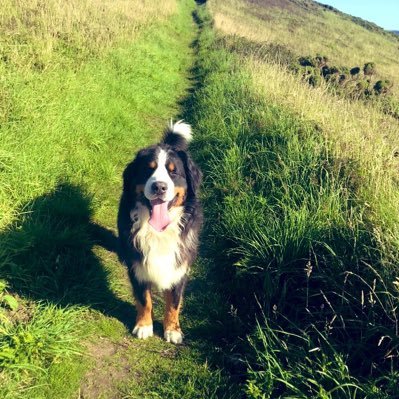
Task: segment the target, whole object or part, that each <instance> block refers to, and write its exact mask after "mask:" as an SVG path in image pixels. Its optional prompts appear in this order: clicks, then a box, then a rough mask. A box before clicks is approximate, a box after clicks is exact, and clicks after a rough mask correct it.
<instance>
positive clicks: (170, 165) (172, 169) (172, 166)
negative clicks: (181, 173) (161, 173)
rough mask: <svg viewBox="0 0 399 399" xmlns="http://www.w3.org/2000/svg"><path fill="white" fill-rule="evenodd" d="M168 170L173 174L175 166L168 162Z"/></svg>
mask: <svg viewBox="0 0 399 399" xmlns="http://www.w3.org/2000/svg"><path fill="white" fill-rule="evenodd" d="M168 169H169V171H171V172H174V171H175V170H176V166H175V164H174V163H173V162H169V163H168Z"/></svg>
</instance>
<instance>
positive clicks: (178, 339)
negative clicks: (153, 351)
mask: <svg viewBox="0 0 399 399" xmlns="http://www.w3.org/2000/svg"><path fill="white" fill-rule="evenodd" d="M164 338H165V339H166V341H167V342H172V344H181V343H182V342H183V333H182V332H181V331H176V330H166V331H165V334H164Z"/></svg>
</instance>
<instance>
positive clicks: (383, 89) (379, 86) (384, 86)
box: [374, 80, 392, 95]
mask: <svg viewBox="0 0 399 399" xmlns="http://www.w3.org/2000/svg"><path fill="white" fill-rule="evenodd" d="M391 87H392V84H391V82H390V81H389V80H379V81H378V82H376V83H375V85H374V91H375V93H376V94H378V95H380V94H387V93H388V92H389V90H390V89H391Z"/></svg>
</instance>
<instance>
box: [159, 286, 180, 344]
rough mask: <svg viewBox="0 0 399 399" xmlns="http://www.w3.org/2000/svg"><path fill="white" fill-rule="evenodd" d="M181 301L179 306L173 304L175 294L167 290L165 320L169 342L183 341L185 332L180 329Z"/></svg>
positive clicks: (166, 337)
mask: <svg viewBox="0 0 399 399" xmlns="http://www.w3.org/2000/svg"><path fill="white" fill-rule="evenodd" d="M180 309H181V302H180V303H179V304H178V306H177V308H176V307H175V306H174V304H173V296H172V292H171V291H170V290H166V291H165V317H164V320H163V328H164V337H165V339H166V340H167V341H168V342H172V343H174V344H181V343H182V342H183V333H182V331H181V329H180V323H179V313H180Z"/></svg>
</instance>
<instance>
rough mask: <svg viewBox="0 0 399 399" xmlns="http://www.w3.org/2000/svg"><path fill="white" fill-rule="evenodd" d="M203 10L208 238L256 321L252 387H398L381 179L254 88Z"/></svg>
mask: <svg viewBox="0 0 399 399" xmlns="http://www.w3.org/2000/svg"><path fill="white" fill-rule="evenodd" d="M205 18H207V19H205V21H206V22H205V24H206V28H204V33H203V36H202V38H201V40H200V51H199V61H198V65H197V72H198V76H199V78H200V80H201V89H200V90H199V91H197V93H196V95H195V97H194V101H193V103H192V104H191V108H190V110H189V111H188V115H191V120H192V122H193V124H194V127H195V129H196V132H197V136H196V137H197V138H196V141H195V143H194V150H195V153H196V158H197V161H198V162H199V163H200V165H201V167H202V168H203V171H204V175H205V187H206V188H205V201H204V202H205V204H211V205H208V206H206V214H207V220H208V224H207V228H206V235H205V236H206V237H208V239H206V244H205V246H209V247H211V248H212V249H211V251H212V254H213V256H214V257H215V259H216V262H217V264H218V265H219V267H220V278H221V280H223V282H224V285H225V287H226V292H228V293H229V295H230V299H231V301H232V303H233V304H234V306H235V307H236V308H237V314H238V316H239V317H240V319H241V320H242V328H243V333H244V332H245V331H246V332H247V333H250V334H251V335H252V334H253V336H252V338H251V343H252V350H249V351H247V352H245V353H246V356H247V357H248V361H249V375H248V380H247V395H248V396H249V397H253V398H266V397H267V398H268V397H285V398H288V397H292V398H293V397H295V398H296V397H301V398H302V397H303V398H310V397H314V398H316V397H323V398H347V397H368V398H371V397H373V398H377V397H378V398H379V397H384V398H388V397H395V395H398V391H397V385H396V383H397V382H398V375H397V373H396V371H395V370H396V369H397V354H398V353H397V352H398V343H399V342H398V336H397V333H398V330H397V329H398V320H397V313H396V312H397V306H398V299H399V298H398V291H397V288H395V284H394V282H395V278H396V276H397V273H398V268H397V265H396V262H395V259H397V255H398V246H397V243H398V240H397V237H396V235H395V233H394V231H396V229H395V230H387V229H386V224H385V222H386V220H387V219H386V216H387V215H386V214H385V212H386V210H387V209H385V210H384V207H383V202H381V203H378V201H380V200H381V201H383V200H384V198H382V197H381V196H376V195H374V193H373V189H377V190H378V188H375V187H374V186H373V184H374V183H376V182H373V183H372V184H370V187H373V188H371V189H370V190H369V191H367V189H364V185H365V184H366V182H365V180H363V179H365V178H366V179H367V177H365V176H367V173H368V172H367V171H365V170H363V169H362V167H363V166H362V165H364V164H362V162H359V160H358V159H357V158H356V157H351V156H350V155H348V154H347V157H346V158H338V157H337V155H336V152H335V151H334V144H333V142H332V141H330V140H329V139H328V136H327V135H325V134H324V132H323V130H322V127H321V126H320V125H317V124H316V123H314V122H312V121H310V120H308V121H306V120H304V119H303V118H300V117H298V116H297V115H296V114H295V112H290V111H289V110H287V108H286V107H283V106H279V105H276V104H274V103H271V102H269V101H267V99H266V98H265V97H263V96H262V95H261V93H259V92H258V91H257V90H255V89H254V87H252V79H251V75H250V72H249V71H248V70H247V69H246V68H245V67H244V63H242V62H241V60H240V59H239V58H238V57H237V56H235V55H233V54H231V53H229V52H228V51H227V50H226V49H225V48H224V47H223V46H220V43H222V41H215V37H214V33H213V32H212V31H211V29H210V27H209V26H210V25H211V23H210V21H209V16H207V17H205ZM371 176H372V175H370V178H371V179H372V177H371ZM386 183H387V182H385V183H384V184H386ZM390 184H392V185H394V184H395V183H394V182H393V181H392V182H391V183H390ZM365 192H367V193H368V195H365ZM381 234H385V236H384V237H381ZM257 319H258V320H259V324H258V325H257V324H256V320H257Z"/></svg>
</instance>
